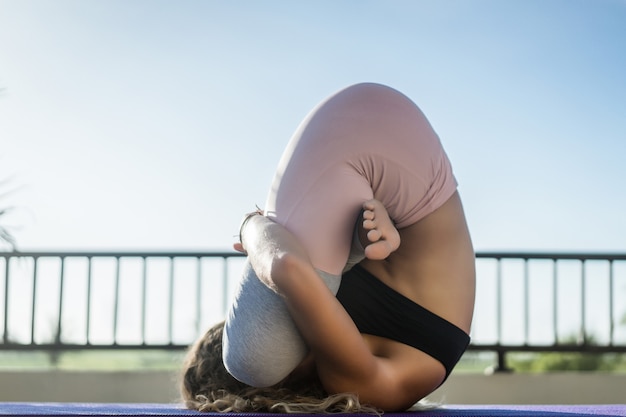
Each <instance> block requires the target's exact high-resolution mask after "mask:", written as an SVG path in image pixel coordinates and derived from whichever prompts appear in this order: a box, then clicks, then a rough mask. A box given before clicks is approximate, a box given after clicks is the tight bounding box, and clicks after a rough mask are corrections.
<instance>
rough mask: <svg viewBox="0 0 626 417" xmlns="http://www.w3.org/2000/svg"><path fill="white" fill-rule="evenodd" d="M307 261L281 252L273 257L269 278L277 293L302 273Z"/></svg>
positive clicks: (292, 254)
mask: <svg viewBox="0 0 626 417" xmlns="http://www.w3.org/2000/svg"><path fill="white" fill-rule="evenodd" d="M307 264H308V260H306V259H304V258H303V257H301V256H299V255H296V254H294V253H292V252H283V253H280V254H277V255H275V256H274V259H273V260H272V264H271V269H270V276H271V277H272V281H273V282H274V285H275V286H276V287H277V289H278V290H279V292H281V293H282V292H283V290H284V289H285V287H286V286H288V285H289V283H290V282H291V281H292V280H293V278H294V277H298V276H300V275H302V274H303V273H304V271H305V270H306V268H307V266H308V267H310V265H307Z"/></svg>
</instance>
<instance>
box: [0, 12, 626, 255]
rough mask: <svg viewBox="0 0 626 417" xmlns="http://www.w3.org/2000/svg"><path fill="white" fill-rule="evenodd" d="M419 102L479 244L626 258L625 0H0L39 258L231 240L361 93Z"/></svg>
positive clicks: (7, 137) (20, 206)
mask: <svg viewBox="0 0 626 417" xmlns="http://www.w3.org/2000/svg"><path fill="white" fill-rule="evenodd" d="M361 81H373V82H379V83H384V84H388V85H390V86H392V87H394V88H397V89H399V90H401V91H402V92H404V93H405V94H406V95H408V96H409V97H410V98H412V99H413V100H414V101H415V102H416V103H417V104H418V105H419V106H420V107H421V108H422V109H423V110H424V112H425V113H426V115H427V116H428V118H429V119H430V121H431V123H432V124H433V126H434V127H435V129H436V130H437V132H438V133H439V135H440V137H441V139H442V142H443V144H444V146H445V148H446V150H447V152H448V154H449V156H450V158H451V160H452V163H453V166H454V169H455V174H456V176H457V179H458V182H459V187H460V188H459V189H460V192H461V195H462V198H463V199H464V204H465V208H466V212H467V217H468V220H469V224H470V228H471V231H472V235H473V239H474V243H475V246H476V249H477V250H541V251H543V250H558V251H561V250H563V251H567V250H582V251H626V214H625V213H626V192H625V189H626V186H625V185H624V182H625V181H626V1H623V0H584V1H583V0H523V1H522V0H518V1H513V0H511V1H501V0H475V1H471V0H467V1H460V0H429V1H424V0H418V1H413V0H410V1H408V0H407V1H397V0H395V1H394V0H388V1H366V0H361V1H347V0H346V1H318V0H315V1H297V2H293V1H261V2H259V1H191V0H179V1H159V0H156V1H155V0H150V1H147V0H131V1H127V0H109V1H95V0H56V1H54V2H52V1H37V0H0V87H2V88H3V89H4V91H3V93H2V95H1V96H0V178H7V177H11V178H12V179H11V181H10V184H9V185H2V190H4V191H8V190H9V189H11V188H12V187H18V188H19V190H18V191H17V192H14V193H11V194H10V195H8V196H4V197H2V199H1V200H0V207H3V206H15V207H16V208H15V210H14V211H13V214H12V216H11V217H7V218H5V219H4V220H2V221H4V222H5V223H6V224H8V225H15V226H19V228H17V229H13V231H14V234H15V236H16V238H17V240H18V243H19V247H20V248H21V249H23V250H27V249H77V250H82V249H138V250H140V249H166V250H167V249H173V250H183V249H198V250H212V249H229V248H230V246H231V243H232V241H233V236H234V235H235V234H236V232H237V227H238V224H239V221H240V219H241V216H242V214H243V213H245V212H247V211H250V210H251V209H253V208H254V205H255V204H259V205H263V203H264V201H265V195H266V192H267V189H268V187H269V183H270V181H271V178H272V175H273V171H274V168H275V166H276V163H277V162H278V159H279V157H280V154H281V152H282V150H283V148H284V146H285V144H286V143H287V141H288V139H289V137H290V135H291V133H292V132H293V131H294V129H295V128H296V126H297V125H298V123H299V122H300V120H301V119H302V118H303V117H304V116H305V114H306V113H307V112H308V111H309V110H310V108H311V107H312V106H314V105H315V104H316V103H317V102H318V101H320V100H322V99H323V98H324V97H326V96H327V95H329V94H331V93H333V92H334V91H336V90H338V89H340V88H342V87H345V86H347V85H349V84H353V83H357V82H361Z"/></svg>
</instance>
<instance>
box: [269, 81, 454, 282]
mask: <svg viewBox="0 0 626 417" xmlns="http://www.w3.org/2000/svg"><path fill="white" fill-rule="evenodd" d="M456 185H457V184H456V181H455V178H454V176H453V174H452V169H451V167H450V162H449V161H448V158H447V156H446V154H445V152H444V150H443V148H442V146H441V143H440V141H439V138H438V136H437V134H436V133H435V132H434V131H433V129H432V127H431V126H430V123H429V122H428V120H427V119H426V117H425V116H424V114H423V113H422V112H421V111H420V109H419V108H418V107H417V106H416V105H415V104H414V103H413V102H411V101H410V100H409V99H408V98H407V97H406V96H404V95H403V94H401V93H400V92H398V91H396V90H393V89H391V88H389V87H386V86H382V85H378V84H357V85H354V86H351V87H348V88H346V89H344V90H341V91H339V92H338V93H336V94H334V95H332V96H331V97H330V98H328V99H327V100H325V101H324V102H322V103H321V104H319V105H318V106H317V107H316V108H315V109H313V111H312V112H311V113H310V114H309V115H308V116H307V117H306V118H305V119H304V121H303V122H302V123H301V124H300V126H299V127H298V130H297V131H296V133H295V134H294V136H293V137H292V138H291V141H290V142H289V144H288V146H287V149H286V150H285V152H284V154H283V156H282V158H281V160H280V163H279V166H278V170H277V171H276V176H275V177H274V181H273V184H272V187H271V189H270V193H269V196H268V198H267V202H266V205H265V209H266V215H267V216H268V217H271V218H274V219H275V220H276V221H277V222H278V223H280V224H282V225H283V226H285V227H286V228H287V229H289V230H290V231H291V232H292V233H294V234H295V236H296V237H297V238H298V239H299V240H300V242H301V243H302V244H303V245H304V247H305V249H306V250H307V251H308V254H309V256H310V258H311V261H312V262H313V265H314V266H315V267H316V268H317V269H320V270H322V271H325V272H327V273H329V274H332V275H338V274H340V273H341V271H342V269H343V267H344V265H345V263H346V259H347V258H348V253H349V251H350V244H351V242H352V235H353V233H352V232H353V230H354V226H355V222H356V220H357V216H358V215H359V212H360V210H361V206H362V204H363V203H364V202H365V201H367V200H369V199H371V198H373V197H374V198H376V199H378V200H380V201H381V202H382V203H383V205H384V206H385V208H386V209H387V211H388V212H389V215H390V217H391V219H392V220H393V221H394V222H395V224H396V227H397V228H399V229H401V228H403V227H406V226H409V225H411V224H413V223H415V222H417V221H418V220H420V219H421V218H423V217H425V216H426V215H428V214H429V213H431V212H433V211H434V210H435V209H437V208H438V207H439V206H441V205H442V204H443V203H444V202H445V201H446V200H448V198H450V196H451V195H452V194H453V193H454V191H455V190H456Z"/></svg>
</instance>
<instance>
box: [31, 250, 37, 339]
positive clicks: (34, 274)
mask: <svg viewBox="0 0 626 417" xmlns="http://www.w3.org/2000/svg"><path fill="white" fill-rule="evenodd" d="M32 298H33V299H32V302H33V304H32V305H31V310H30V317H31V319H30V343H31V345H34V344H35V317H36V313H37V307H36V306H37V257H33V297H32Z"/></svg>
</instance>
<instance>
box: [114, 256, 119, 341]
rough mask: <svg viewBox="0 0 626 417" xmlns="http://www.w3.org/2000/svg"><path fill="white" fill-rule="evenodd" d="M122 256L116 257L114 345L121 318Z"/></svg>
mask: <svg viewBox="0 0 626 417" xmlns="http://www.w3.org/2000/svg"><path fill="white" fill-rule="evenodd" d="M120 263H121V262H120V257H119V256H116V257H115V281H114V282H115V288H114V294H115V296H114V297H115V298H114V299H113V345H114V346H115V345H117V325H118V320H119V307H120Z"/></svg>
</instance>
